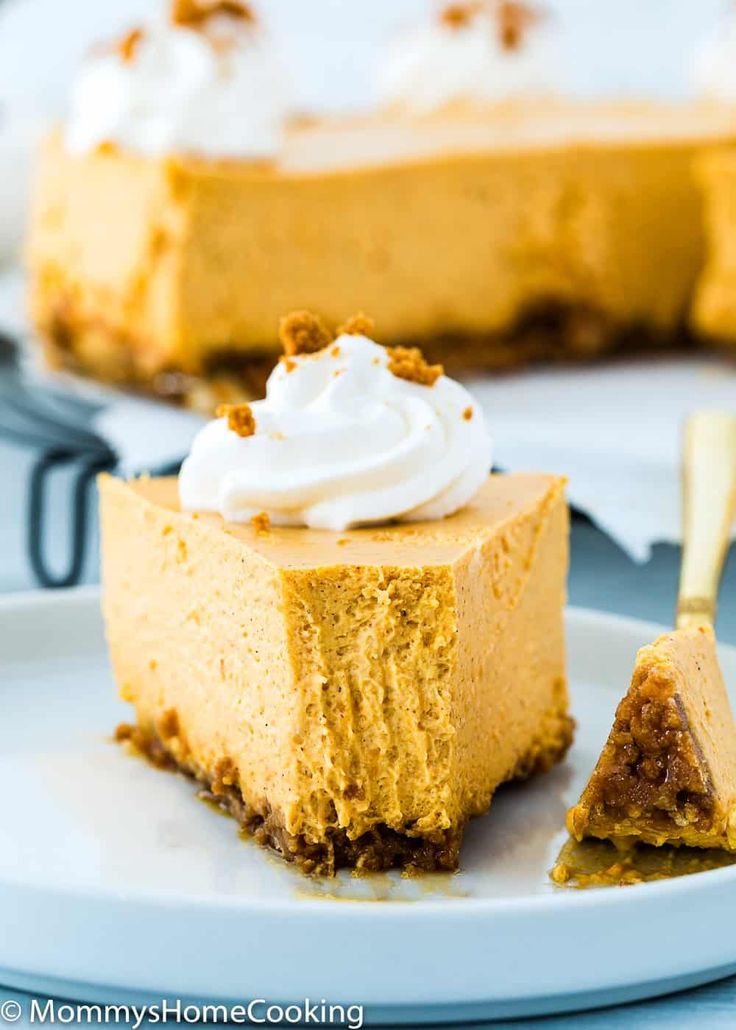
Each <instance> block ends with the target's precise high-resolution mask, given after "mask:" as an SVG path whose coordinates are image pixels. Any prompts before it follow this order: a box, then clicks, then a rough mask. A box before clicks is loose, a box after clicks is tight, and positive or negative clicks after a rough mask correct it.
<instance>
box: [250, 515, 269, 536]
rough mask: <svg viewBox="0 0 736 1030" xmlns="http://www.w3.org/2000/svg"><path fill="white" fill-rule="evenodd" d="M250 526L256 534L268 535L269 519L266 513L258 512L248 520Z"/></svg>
mask: <svg viewBox="0 0 736 1030" xmlns="http://www.w3.org/2000/svg"><path fill="white" fill-rule="evenodd" d="M250 524H251V526H253V528H254V529H255V531H256V533H268V532H269V530H270V529H271V519H270V517H269V514H268V512H267V511H260V512H259V513H258V514H257V515H254V516H253V517H252V518H251V520H250Z"/></svg>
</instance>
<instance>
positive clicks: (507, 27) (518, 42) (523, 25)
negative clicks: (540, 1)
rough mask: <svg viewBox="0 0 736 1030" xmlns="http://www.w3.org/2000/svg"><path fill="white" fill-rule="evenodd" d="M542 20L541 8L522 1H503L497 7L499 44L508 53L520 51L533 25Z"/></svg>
mask: <svg viewBox="0 0 736 1030" xmlns="http://www.w3.org/2000/svg"><path fill="white" fill-rule="evenodd" d="M541 18H542V11H541V9H540V8H538V7H536V6H533V5H532V4H527V3H523V2H522V0H501V2H500V3H499V4H498V5H497V7H496V28H497V32H498V42H499V43H500V45H501V47H502V48H503V49H504V50H507V51H515V50H520V49H521V47H522V46H523V43H524V36H525V35H526V32H527V29H528V28H529V27H530V26H531V25H535V24H536V23H537V22H538V21H540V20H541Z"/></svg>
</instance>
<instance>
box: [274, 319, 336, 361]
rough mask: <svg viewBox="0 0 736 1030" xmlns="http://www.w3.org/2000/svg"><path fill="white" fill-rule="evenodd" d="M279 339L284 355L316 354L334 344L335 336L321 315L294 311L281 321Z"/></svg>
mask: <svg viewBox="0 0 736 1030" xmlns="http://www.w3.org/2000/svg"><path fill="white" fill-rule="evenodd" d="M279 339H280V340H281V345H282V347H283V348H284V354H286V355H287V356H289V357H295V356H296V355H297V354H316V353H317V352H318V351H321V350H324V349H325V347H329V345H330V344H331V343H332V341H333V339H334V336H333V335H332V333H331V332H330V330H329V329H328V328H327V326H326V325H325V324H324V322H323V321H322V319H321V318H320V317H319V315H315V314H313V313H312V312H311V311H292V312H291V314H290V315H285V316H284V318H282V319H281V324H280V326H279Z"/></svg>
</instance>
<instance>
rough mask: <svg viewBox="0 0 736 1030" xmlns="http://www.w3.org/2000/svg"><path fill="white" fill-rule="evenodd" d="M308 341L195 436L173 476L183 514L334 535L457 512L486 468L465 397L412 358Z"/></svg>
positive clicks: (480, 425)
mask: <svg viewBox="0 0 736 1030" xmlns="http://www.w3.org/2000/svg"><path fill="white" fill-rule="evenodd" d="M320 342H324V343H325V344H326V345H325V346H322V347H320V349H318V350H316V351H313V352H311V353H292V354H290V355H286V356H285V357H284V358H282V360H281V361H280V362H279V363H278V364H277V366H276V368H275V369H274V371H273V372H272V373H271V376H270V377H269V380H268V383H267V388H266V397H265V399H264V400H261V401H255V402H254V403H253V404H250V405H236V406H231V407H228V408H227V409H226V410H223V411H222V413H221V415H220V417H219V418H217V419H215V420H213V421H212V422H210V423H209V424H208V425H206V426H205V427H204V428H203V429H202V430H201V431H200V433H199V434H198V436H197V437H196V439H195V440H194V443H193V445H192V450H191V453H190V454H189V456H188V457H187V458H186V460H185V461H184V464H183V466H182V469H181V474H180V476H179V492H180V499H181V504H182V507H183V509H184V510H186V511H215V512H219V513H220V514H221V515H222V516H223V517H224V518H225V519H226V520H227V521H229V522H247V521H249V520H251V519H252V518H254V517H256V516H259V515H261V514H262V513H265V514H266V515H267V516H268V518H269V520H270V521H271V522H272V523H274V524H275V525H290V526H308V527H310V528H313V529H330V530H345V529H348V528H350V527H353V526H360V525H370V524H375V523H381V522H389V521H417V520H427V519H441V518H444V517H446V516H448V515H452V514H453V513H454V512H456V511H458V510H459V509H460V508H462V507H464V506H465V505H466V504H467V503H468V502H469V501H470V500H471V499H472V497H473V496H474V495H475V494H476V492H477V491H478V490H479V488H480V487H481V486H482V484H483V483H484V482H485V480H486V478H487V475H488V472H489V469H490V467H491V443H490V438H489V434H488V429H487V427H486V422H485V419H484V416H483V412H482V411H481V409H480V408H479V407H478V406H477V405H476V404H475V403H474V402H473V399H472V397H471V396H470V394H469V393H468V391H467V390H466V389H465V388H464V387H463V386H461V385H460V384H459V383H457V382H455V381H454V380H452V379H450V378H449V377H448V376H446V375H444V374H443V373H442V370H441V366H429V365H427V364H426V362H424V361H423V359H422V358H421V355H420V353H419V352H418V351H417V350H414V349H406V348H400V347H394V348H390V347H389V348H387V347H382V346H380V345H379V344H377V343H375V342H374V341H373V340H372V339H370V338H369V337H368V336H366V335H364V333H356V332H352V331H348V332H343V333H341V334H340V335H338V337H337V338H336V339H335V340H334V341H331V342H328V340H327V339H325V340H322V341H320Z"/></svg>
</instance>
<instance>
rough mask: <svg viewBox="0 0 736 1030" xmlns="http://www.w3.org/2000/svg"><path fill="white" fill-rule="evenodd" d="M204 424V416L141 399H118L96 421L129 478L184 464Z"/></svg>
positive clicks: (97, 416) (100, 433) (96, 429)
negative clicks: (181, 462)
mask: <svg viewBox="0 0 736 1030" xmlns="http://www.w3.org/2000/svg"><path fill="white" fill-rule="evenodd" d="M204 424H205V419H204V418H202V416H201V415H195V414H194V413H193V412H191V411H184V410H182V409H180V408H172V407H170V406H168V405H164V404H160V403H158V402H157V401H149V400H145V399H144V398H139V397H121V398H119V399H116V400H114V401H113V402H112V403H111V404H110V405H108V407H106V408H103V409H102V411H100V412H98V413H97V415H95V416H94V418H93V420H92V425H93V428H94V430H95V432H96V433H98V434H99V435H100V436H101V437H102V438H103V440H105V441H106V442H107V443H108V444H109V445H110V447H111V448H112V450H113V451H114V452H115V454H117V456H118V460H119V463H120V471H121V472H122V473H123V474H124V475H126V476H129V475H132V474H133V473H135V472H144V471H148V470H151V471H154V470H156V469H160V468H162V467H163V466H165V465H172V464H174V463H176V462H178V461H181V459H182V458H183V457H185V455H186V454H188V452H189V449H190V447H191V445H192V441H193V440H194V437H195V435H196V433H197V432H198V431H199V430H200V429H201V427H202V426H203V425H204Z"/></svg>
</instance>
